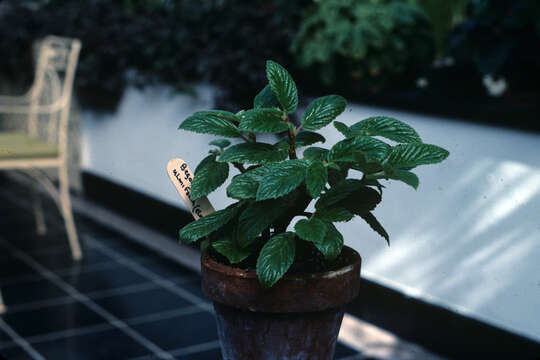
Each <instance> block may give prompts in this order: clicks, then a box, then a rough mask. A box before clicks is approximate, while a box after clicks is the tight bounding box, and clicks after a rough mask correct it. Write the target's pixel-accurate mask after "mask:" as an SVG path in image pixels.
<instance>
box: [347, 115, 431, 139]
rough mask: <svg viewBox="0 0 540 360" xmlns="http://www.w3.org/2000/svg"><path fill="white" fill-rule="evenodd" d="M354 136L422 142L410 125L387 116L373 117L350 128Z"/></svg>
mask: <svg viewBox="0 0 540 360" xmlns="http://www.w3.org/2000/svg"><path fill="white" fill-rule="evenodd" d="M350 131H351V133H352V135H353V136H358V135H365V136H382V137H385V138H387V139H390V140H393V141H396V142H399V143H417V142H422V140H421V139H420V136H419V135H418V133H417V132H416V131H415V130H414V129H413V128H412V127H410V126H409V125H407V124H405V123H404V122H402V121H399V120H397V119H394V118H391V117H387V116H373V117H370V118H367V119H365V120H362V121H360V122H357V123H356V124H354V125H352V126H351V127H350Z"/></svg>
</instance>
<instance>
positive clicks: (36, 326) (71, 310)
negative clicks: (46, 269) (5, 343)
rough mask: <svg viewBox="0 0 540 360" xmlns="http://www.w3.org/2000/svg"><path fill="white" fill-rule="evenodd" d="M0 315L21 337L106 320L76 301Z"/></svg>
mask: <svg viewBox="0 0 540 360" xmlns="http://www.w3.org/2000/svg"><path fill="white" fill-rule="evenodd" d="M2 317H3V319H4V321H6V322H7V323H8V324H9V325H10V326H11V327H12V329H13V330H14V331H15V332H16V333H17V334H19V335H20V336H23V337H28V336H35V335H42V334H45V333H48V332H56V331H62V330H67V329H74V328H79V327H84V326H88V325H95V324H99V323H105V322H106V320H105V319H103V318H102V317H101V316H99V315H97V314H96V313H94V312H93V311H92V310H90V309H89V308H88V307H86V306H85V305H83V304H81V303H78V302H75V303H70V304H64V305H55V306H48V307H44V308H40V309H34V310H30V311H24V312H17V313H14V314H10V313H9V312H8V313H6V314H4V315H3V316H2Z"/></svg>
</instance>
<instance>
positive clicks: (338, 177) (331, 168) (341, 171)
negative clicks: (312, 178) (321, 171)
mask: <svg viewBox="0 0 540 360" xmlns="http://www.w3.org/2000/svg"><path fill="white" fill-rule="evenodd" d="M349 167H350V164H348V163H342V162H340V163H339V165H338V164H336V163H333V162H330V163H328V183H329V184H330V186H334V185H336V184H339V183H340V182H342V181H343V180H345V179H346V178H347V175H348V174H349Z"/></svg>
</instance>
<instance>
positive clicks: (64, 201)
mask: <svg viewBox="0 0 540 360" xmlns="http://www.w3.org/2000/svg"><path fill="white" fill-rule="evenodd" d="M58 179H59V182H60V211H61V212H62V216H63V218H64V222H65V224H66V232H67V235H68V239H69V245H70V246H71V255H72V256H73V259H74V260H80V259H81V258H82V252H81V246H80V244H79V239H78V237H77V231H76V230H75V222H74V221H73V212H72V210H71V199H70V195H69V182H68V180H69V179H68V173H67V167H66V166H65V165H63V166H61V167H60V168H59V177H58Z"/></svg>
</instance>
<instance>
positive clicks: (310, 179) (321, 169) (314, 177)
mask: <svg viewBox="0 0 540 360" xmlns="http://www.w3.org/2000/svg"><path fill="white" fill-rule="evenodd" d="M327 182H328V169H327V168H326V167H325V166H324V165H323V164H322V163H321V162H314V163H312V164H311V165H309V167H308V168H307V170H306V188H307V191H308V192H309V194H310V195H311V197H312V198H314V199H316V198H317V197H319V195H320V193H321V191H323V190H324V187H325V186H326V183H327Z"/></svg>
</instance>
